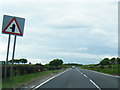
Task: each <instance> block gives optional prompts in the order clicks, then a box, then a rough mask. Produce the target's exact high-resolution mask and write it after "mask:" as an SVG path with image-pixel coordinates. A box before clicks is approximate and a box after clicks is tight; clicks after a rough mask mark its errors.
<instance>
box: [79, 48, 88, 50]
mask: <svg viewBox="0 0 120 90" xmlns="http://www.w3.org/2000/svg"><path fill="white" fill-rule="evenodd" d="M78 50H88V48H87V47H81V48H78Z"/></svg>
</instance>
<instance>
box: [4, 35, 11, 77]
mask: <svg viewBox="0 0 120 90" xmlns="http://www.w3.org/2000/svg"><path fill="white" fill-rule="evenodd" d="M10 39H11V35H10V34H9V37H8V47H7V56H6V63H5V78H6V77H7V66H8V56H9V47H10Z"/></svg>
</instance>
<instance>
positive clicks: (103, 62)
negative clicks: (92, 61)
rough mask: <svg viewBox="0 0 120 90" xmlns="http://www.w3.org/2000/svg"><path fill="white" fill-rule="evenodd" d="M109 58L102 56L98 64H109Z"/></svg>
mask: <svg viewBox="0 0 120 90" xmlns="http://www.w3.org/2000/svg"><path fill="white" fill-rule="evenodd" d="M109 64H110V62H109V58H104V59H103V60H102V61H100V65H109Z"/></svg>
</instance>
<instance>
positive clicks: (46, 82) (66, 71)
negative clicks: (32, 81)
mask: <svg viewBox="0 0 120 90" xmlns="http://www.w3.org/2000/svg"><path fill="white" fill-rule="evenodd" d="M68 70H69V69H68ZM68 70H65V71H64V72H62V73H60V74H57V75H55V76H53V77H51V78H49V79H48V80H46V81H45V82H43V83H41V84H39V85H38V86H36V87H35V88H34V89H32V90H35V89H37V88H39V87H40V86H42V85H43V84H45V83H47V82H48V81H50V80H52V79H53V78H55V77H57V76H59V75H61V74H63V73H65V72H67V71H68Z"/></svg>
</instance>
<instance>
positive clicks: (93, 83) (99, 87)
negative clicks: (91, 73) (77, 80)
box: [90, 79, 101, 90]
mask: <svg viewBox="0 0 120 90" xmlns="http://www.w3.org/2000/svg"><path fill="white" fill-rule="evenodd" d="M90 82H91V83H92V84H94V85H95V86H96V87H97V88H98V89H99V90H101V89H100V87H99V86H98V85H97V84H96V83H95V82H93V81H92V80H91V79H90Z"/></svg>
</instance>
